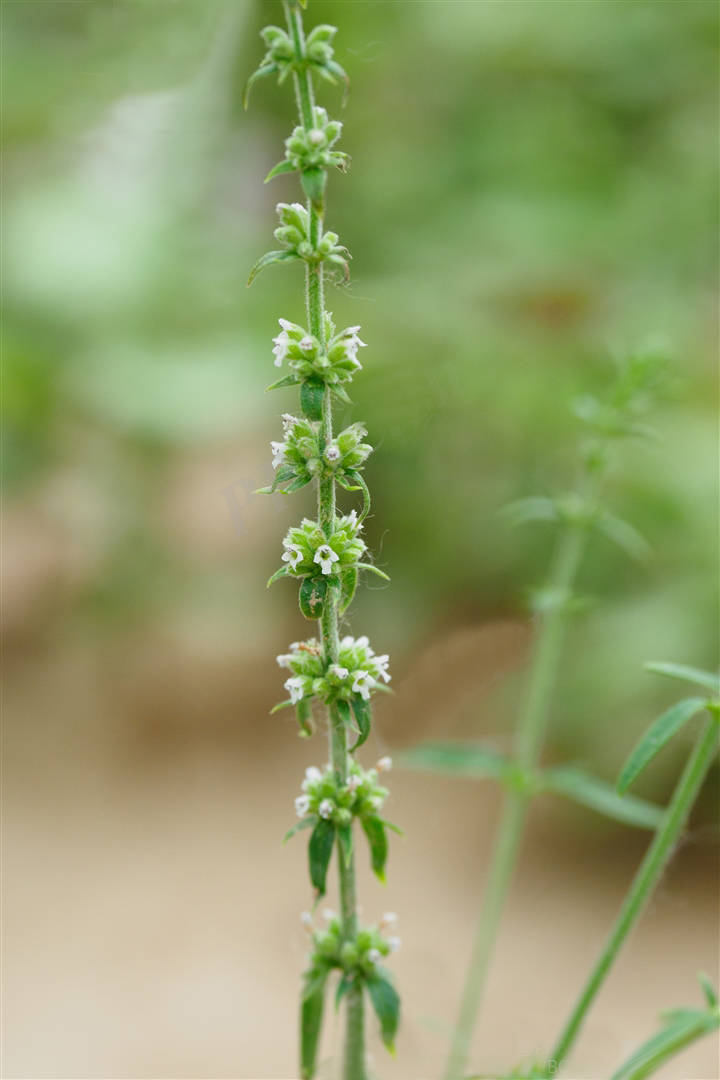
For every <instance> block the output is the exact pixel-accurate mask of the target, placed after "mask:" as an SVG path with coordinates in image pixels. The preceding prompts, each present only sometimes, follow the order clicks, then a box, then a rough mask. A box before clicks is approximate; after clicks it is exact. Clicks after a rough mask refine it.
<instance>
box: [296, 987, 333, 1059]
mask: <svg viewBox="0 0 720 1080" xmlns="http://www.w3.org/2000/svg"><path fill="white" fill-rule="evenodd" d="M328 974H329V972H328V969H323V970H322V971H320V972H315V971H313V972H311V973H310V975H309V977H308V978H307V980H306V983H305V987H304V989H303V994H302V999H301V1002H300V1067H301V1073H302V1078H303V1080H312V1077H313V1076H314V1075H315V1068H316V1059H317V1048H318V1042H319V1040H320V1029H321V1028H322V1018H323V1010H324V1006H325V985H326V983H327V977H328Z"/></svg>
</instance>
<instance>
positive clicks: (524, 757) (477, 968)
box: [445, 523, 587, 1080]
mask: <svg viewBox="0 0 720 1080" xmlns="http://www.w3.org/2000/svg"><path fill="white" fill-rule="evenodd" d="M586 534H587V530H586V529H585V528H583V527H581V526H579V525H577V524H572V523H570V524H568V525H566V527H565V529H564V531H563V533H562V535H561V536H560V538H559V541H558V546H557V551H556V556H555V565H554V569H553V572H552V574H551V578H550V590H549V594H550V596H551V598H552V604H551V607H550V609H549V610H548V611H546V612H545V613H543V614H542V615H540V616H539V619H540V621H539V625H538V628H537V634H536V639H535V651H534V655H533V660H532V664H531V668H530V676H529V683H528V690H527V698H526V704H525V710H524V713H523V716H522V718H521V722H520V726H519V728H518V732H517V736H516V751H515V761H516V763H517V765H518V766H519V767H520V770H521V771H522V772H523V773H530V772H532V771H533V770H534V769H535V767H536V765H537V763H538V758H539V755H540V750H541V748H542V743H543V739H544V735H545V729H546V727H547V720H548V714H549V710H550V703H551V698H552V692H553V688H554V686H555V680H556V677H557V671H558V666H559V660H560V652H561V649H562V644H563V638H564V633H565V626H566V622H567V612H568V600H569V598H570V595H571V592H572V588H573V584H574V582H575V578H576V575H577V571H578V568H579V566H580V561H581V559H582V554H583V550H584V546H585V540H586ZM529 800H530V793H529V792H528V791H526V790H523V789H521V788H513V789H511V790H509V791H507V792H506V794H505V797H504V808H503V812H502V817H501V820H500V825H499V827H498V832H497V835H496V839H495V844H494V847H493V852H492V856H491V859H490V870H489V874H488V879H487V884H486V887H485V895H484V899H483V902H482V907H481V910H480V918H479V921H478V925H477V929H476V932H475V938H474V942H473V946H472V951H471V953H470V963H469V967H468V974H467V978H466V982H465V987H464V989H463V994H462V999H461V1003H460V1011H459V1014H458V1019H457V1023H456V1025H455V1030H454V1033H453V1038H452V1043H451V1047H450V1055H449V1058H448V1064H447V1068H446V1071H445V1077H446V1080H458V1077H461V1076H462V1075H463V1073H464V1071H465V1067H466V1065H467V1060H468V1055H469V1052H470V1044H471V1041H472V1034H473V1030H474V1028H475V1024H476V1021H477V1015H478V1012H479V1010H480V1005H481V1002H482V996H483V991H484V988H485V982H486V979H487V973H488V968H489V964H490V959H491V956H492V951H493V943H494V940H495V938H496V936H497V930H498V927H499V924H500V920H501V917H502V912H503V908H504V905H505V900H506V897H507V894H508V891H509V888H510V884H511V881H512V878H513V873H514V870H515V865H516V863H517V857H518V852H519V850H520V845H521V843H522V837H523V833H524V830H525V821H526V818H527V811H528V805H529Z"/></svg>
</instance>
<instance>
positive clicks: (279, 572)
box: [266, 566, 290, 589]
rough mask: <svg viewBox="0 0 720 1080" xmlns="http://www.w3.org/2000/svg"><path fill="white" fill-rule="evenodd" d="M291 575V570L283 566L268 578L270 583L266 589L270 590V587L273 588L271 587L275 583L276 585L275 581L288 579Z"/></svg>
mask: <svg viewBox="0 0 720 1080" xmlns="http://www.w3.org/2000/svg"><path fill="white" fill-rule="evenodd" d="M289 573H290V571H289V569H288V568H287V566H281V567H280V569H279V570H276V571H275V573H274V574H273V575H272V577H270V578H268V583H267V586H266V588H268V589H269V588H270V586H271V585H272V584H273V583H274V582H275V581H279V580H280V578H283V577H287V576H288V574H289Z"/></svg>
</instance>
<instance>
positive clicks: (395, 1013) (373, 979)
mask: <svg viewBox="0 0 720 1080" xmlns="http://www.w3.org/2000/svg"><path fill="white" fill-rule="evenodd" d="M365 985H366V986H367V990H368V994H369V995H370V1000H371V1001H372V1004H373V1008H374V1010H375V1013H376V1015H377V1018H378V1020H379V1021H380V1031H381V1034H382V1041H383V1042H384V1043H385V1046H386V1047H387V1048H388V1050H389V1051H390V1053H394V1052H395V1035H396V1033H397V1029H398V1024H399V1022H400V998H399V997H398V993H397V990H396V989H395V987H394V986H393V984H392V983H391V982H390V979H389V978H388V977H387V976H386V975H385V974H384V973H380V972H376V974H374V975H371V976H369V977H368V978H367V979H366V982H365Z"/></svg>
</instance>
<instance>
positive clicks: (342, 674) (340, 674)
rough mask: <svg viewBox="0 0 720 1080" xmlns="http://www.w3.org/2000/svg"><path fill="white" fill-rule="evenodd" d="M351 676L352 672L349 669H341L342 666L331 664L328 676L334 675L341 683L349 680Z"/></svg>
mask: <svg viewBox="0 0 720 1080" xmlns="http://www.w3.org/2000/svg"><path fill="white" fill-rule="evenodd" d="M349 674H350V672H349V671H348V669H347V668H346V667H341V665H340V664H331V665H330V667H329V668H328V675H332V676H334V678H336V679H340V680H341V681H342V680H343V679H347V677H348V675H349Z"/></svg>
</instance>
